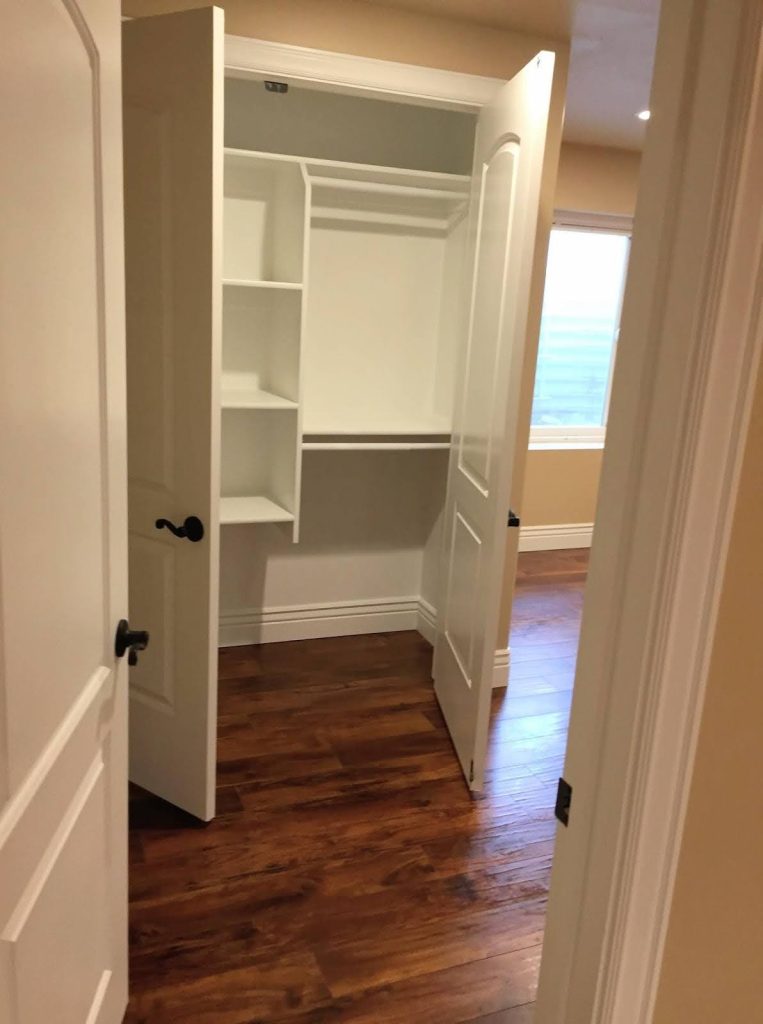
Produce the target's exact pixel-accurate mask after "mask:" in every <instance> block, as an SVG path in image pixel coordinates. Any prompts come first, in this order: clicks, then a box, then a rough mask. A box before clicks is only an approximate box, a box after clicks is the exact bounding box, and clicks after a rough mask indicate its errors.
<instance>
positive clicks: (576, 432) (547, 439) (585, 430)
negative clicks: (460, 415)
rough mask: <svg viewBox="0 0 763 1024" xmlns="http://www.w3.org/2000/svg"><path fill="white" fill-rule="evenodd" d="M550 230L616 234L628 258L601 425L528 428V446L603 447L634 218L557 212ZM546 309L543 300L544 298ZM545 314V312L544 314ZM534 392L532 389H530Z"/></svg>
mask: <svg viewBox="0 0 763 1024" xmlns="http://www.w3.org/2000/svg"><path fill="white" fill-rule="evenodd" d="M552 229H553V230H555V231H581V230H582V231H589V232H597V231H598V232H602V233H606V234H619V235H626V236H627V237H628V254H627V256H626V260H625V274H624V275H623V279H622V282H621V286H620V295H619V297H618V307H619V308H618V312H617V320H616V327H615V332H614V337H613V339H612V351H611V353H610V357H609V370H608V373H607V385H606V392H605V397H604V415H603V420H604V422H603V423H601V424H595V425H591V426H559V427H555V426H542V425H539V426H534V425H533V424H530V446H531V447H532V446H533V445H535V446H540V445H543V446H546V447H547V448H552V447H553V448H558V449H563V448H587V447H590V446H591V445H596V446H599V447H602V448H603V447H604V442H605V440H606V435H607V419H608V417H609V402H610V397H611V393H612V376H613V373H614V368H615V361H616V359H617V344H618V338H619V335H620V319H621V316H622V304H623V295H624V294H625V282H626V280H627V276H628V266H629V263H630V239H631V236H632V234H633V217H628V216H620V215H619V214H611V213H595V212H592V211H582V210H556V211H555V213H554V223H553V228H552ZM544 307H545V297H544ZM544 311H545V310H544ZM533 390H534V387H533Z"/></svg>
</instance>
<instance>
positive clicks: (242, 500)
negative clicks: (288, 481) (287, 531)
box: [220, 495, 294, 526]
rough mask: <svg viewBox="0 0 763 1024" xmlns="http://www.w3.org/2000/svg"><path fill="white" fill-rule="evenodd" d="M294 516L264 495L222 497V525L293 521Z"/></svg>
mask: <svg viewBox="0 0 763 1024" xmlns="http://www.w3.org/2000/svg"><path fill="white" fill-rule="evenodd" d="M293 522H294V516H293V514H292V513H291V512H287V511H286V509H285V508H282V507H281V506H280V505H277V504H276V503H275V502H274V501H271V500H270V498H265V497H263V496H262V495H253V496H251V497H235V498H221V499H220V525H221V526H234V525H237V524H239V523H293Z"/></svg>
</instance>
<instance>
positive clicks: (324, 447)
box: [302, 441, 450, 452]
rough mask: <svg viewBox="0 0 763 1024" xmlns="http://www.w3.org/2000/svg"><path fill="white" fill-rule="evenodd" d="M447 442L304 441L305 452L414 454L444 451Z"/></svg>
mask: <svg viewBox="0 0 763 1024" xmlns="http://www.w3.org/2000/svg"><path fill="white" fill-rule="evenodd" d="M448 448H450V442H449V441H306V442H305V443H304V444H303V445H302V450H303V451H306V452H414V451H446V450H447V449H448Z"/></svg>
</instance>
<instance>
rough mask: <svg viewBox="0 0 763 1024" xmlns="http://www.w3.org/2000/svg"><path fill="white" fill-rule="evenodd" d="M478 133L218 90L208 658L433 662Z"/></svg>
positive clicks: (460, 121) (377, 102) (422, 111)
mask: <svg viewBox="0 0 763 1024" xmlns="http://www.w3.org/2000/svg"><path fill="white" fill-rule="evenodd" d="M282 88H283V87H282ZM475 121H476V118H475V116H474V115H473V114H469V113H464V112H459V111H450V110H441V109H437V108H431V107H425V106H411V105H404V104H402V103H394V102H391V101H389V100H384V99H377V98H363V97H356V96H345V95H341V94H337V93H332V92H325V91H315V90H308V89H304V88H299V87H297V88H295V87H290V88H289V89H288V92H285V93H284V92H277V91H275V90H274V89H273V87H272V86H270V87H268V85H266V83H264V82H261V81H251V80H245V79H238V78H232V77H231V78H228V79H227V80H226V87H225V143H226V146H225V153H224V210H223V285H222V287H223V315H222V377H221V408H222V411H221V419H222V434H221V437H222V441H221V503H220V523H221V526H222V535H221V571H220V595H221V620H222V631H221V642H222V643H252V642H263V641H264V642H268V641H277V640H287V639H302V638H304V637H314V636H321V635H326V636H331V635H337V634H339V633H357V632H365V631H374V630H377V631H379V630H386V629H396V628H418V629H421V630H422V631H423V632H425V634H426V635H427V636H428V638H429V639H430V640H432V641H434V633H433V624H434V615H435V614H436V612H435V609H436V607H437V590H438V581H439V568H440V566H439V562H440V551H441V544H442V539H441V519H442V507H443V503H444V500H445V489H446V476H447V463H448V451H449V448H450V437H451V429H452V417H453V402H454V387H455V378H454V374H455V365H456V361H457V356H458V346H459V343H460V342H461V340H462V335H463V330H464V324H463V309H464V302H463V298H464V290H465V289H464V280H465V279H464V267H463V263H464V255H465V239H466V223H467V216H466V215H467V208H468V199H469V185H470V176H469V174H468V173H467V172H468V170H469V169H470V167H471V163H472V150H473V146H474V130H475Z"/></svg>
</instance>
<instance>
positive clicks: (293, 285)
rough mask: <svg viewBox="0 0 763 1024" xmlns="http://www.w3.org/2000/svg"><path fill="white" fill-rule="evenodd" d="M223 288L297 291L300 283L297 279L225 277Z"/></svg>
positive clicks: (300, 286)
mask: <svg viewBox="0 0 763 1024" xmlns="http://www.w3.org/2000/svg"><path fill="white" fill-rule="evenodd" d="M223 286H224V287H225V288H284V289H286V290H288V291H299V290H300V289H301V288H302V284H301V283H300V282H298V281H246V280H243V279H242V278H233V277H226V278H225V279H224V280H223Z"/></svg>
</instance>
